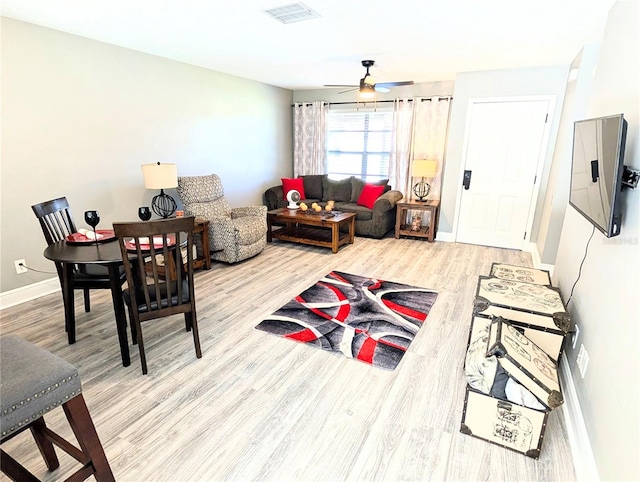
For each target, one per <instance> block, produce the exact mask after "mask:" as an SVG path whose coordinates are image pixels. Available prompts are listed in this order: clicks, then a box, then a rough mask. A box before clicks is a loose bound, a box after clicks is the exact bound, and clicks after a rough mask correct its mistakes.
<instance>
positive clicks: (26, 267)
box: [18, 263, 58, 274]
mask: <svg viewBox="0 0 640 482" xmlns="http://www.w3.org/2000/svg"><path fill="white" fill-rule="evenodd" d="M18 266H20V267H21V268H24V269H28V270H29V271H34V272H36V273H44V274H58V273H57V272H55V271H42V270H39V269H34V268H30V267H29V266H26V265H24V264H22V263H18Z"/></svg>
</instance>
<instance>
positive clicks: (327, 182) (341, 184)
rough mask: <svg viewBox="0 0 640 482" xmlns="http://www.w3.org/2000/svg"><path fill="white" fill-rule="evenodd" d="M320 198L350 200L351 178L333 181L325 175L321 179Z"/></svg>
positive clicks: (337, 200)
mask: <svg viewBox="0 0 640 482" xmlns="http://www.w3.org/2000/svg"><path fill="white" fill-rule="evenodd" d="M322 200H323V201H332V200H333V201H336V202H349V201H350V200H351V178H347V179H341V180H340V181H335V180H333V179H329V178H328V177H325V178H323V179H322Z"/></svg>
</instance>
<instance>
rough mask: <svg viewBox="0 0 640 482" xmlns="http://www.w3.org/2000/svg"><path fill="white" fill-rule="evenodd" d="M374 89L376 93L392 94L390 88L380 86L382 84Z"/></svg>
mask: <svg viewBox="0 0 640 482" xmlns="http://www.w3.org/2000/svg"><path fill="white" fill-rule="evenodd" d="M373 88H374V90H375V91H376V92H382V93H385V94H386V93H387V92H391V89H390V88H389V87H384V86H380V84H376V85H375V86H374V87H373Z"/></svg>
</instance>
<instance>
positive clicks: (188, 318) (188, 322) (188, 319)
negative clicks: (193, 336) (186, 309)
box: [184, 313, 193, 331]
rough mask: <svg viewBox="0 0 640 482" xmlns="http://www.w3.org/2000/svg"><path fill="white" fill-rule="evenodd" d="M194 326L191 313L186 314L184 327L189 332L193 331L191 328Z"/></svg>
mask: <svg viewBox="0 0 640 482" xmlns="http://www.w3.org/2000/svg"><path fill="white" fill-rule="evenodd" d="M192 326H193V321H192V319H191V313H185V314H184V327H185V328H186V330H187V331H191V327H192Z"/></svg>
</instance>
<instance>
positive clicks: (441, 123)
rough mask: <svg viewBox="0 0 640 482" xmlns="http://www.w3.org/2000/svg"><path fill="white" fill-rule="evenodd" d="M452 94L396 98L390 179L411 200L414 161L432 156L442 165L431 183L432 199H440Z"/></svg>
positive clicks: (439, 165) (430, 195)
mask: <svg viewBox="0 0 640 482" xmlns="http://www.w3.org/2000/svg"><path fill="white" fill-rule="evenodd" d="M450 103H451V99H450V98H449V97H444V98H442V97H433V98H413V99H409V98H405V99H396V100H395V101H394V138H393V144H392V146H393V147H392V151H391V157H390V160H389V182H390V184H391V185H392V186H394V188H395V189H398V190H399V191H401V192H402V194H403V195H404V199H405V200H408V199H411V198H412V197H413V192H412V189H413V184H415V182H417V180H414V179H412V178H411V163H412V162H413V160H414V159H432V160H435V161H437V163H438V168H437V172H436V175H435V177H434V178H433V179H428V180H427V182H428V183H429V184H430V186H431V192H430V193H429V198H430V199H440V191H441V178H442V168H443V161H444V152H445V145H446V140H447V126H448V124H449V105H450Z"/></svg>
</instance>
